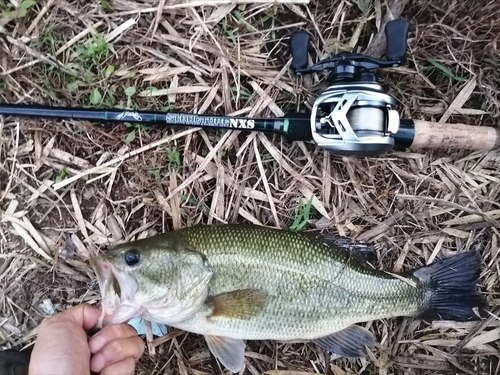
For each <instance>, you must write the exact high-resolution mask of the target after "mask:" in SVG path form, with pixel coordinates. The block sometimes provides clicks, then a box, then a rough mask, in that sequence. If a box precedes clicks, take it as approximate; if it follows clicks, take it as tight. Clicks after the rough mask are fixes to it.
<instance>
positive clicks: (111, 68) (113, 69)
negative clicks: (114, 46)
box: [104, 65, 115, 78]
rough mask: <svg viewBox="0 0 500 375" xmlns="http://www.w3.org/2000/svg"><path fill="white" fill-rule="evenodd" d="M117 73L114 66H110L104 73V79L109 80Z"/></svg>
mask: <svg viewBox="0 0 500 375" xmlns="http://www.w3.org/2000/svg"><path fill="white" fill-rule="evenodd" d="M114 72H115V67H114V65H108V66H107V67H106V70H105V71H104V77H106V78H109V77H110V76H111V74H113V73H114Z"/></svg>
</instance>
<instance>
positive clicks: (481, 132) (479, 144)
mask: <svg viewBox="0 0 500 375" xmlns="http://www.w3.org/2000/svg"><path fill="white" fill-rule="evenodd" d="M394 141H395V146H396V147H404V148H409V149H411V150H416V149H444V150H447V149H448V150H470V151H490V150H494V149H496V148H498V147H500V129H497V128H494V127H491V126H473V125H465V124H445V123H441V122H431V121H423V120H401V124H400V128H399V131H398V132H397V133H396V135H395V136H394Z"/></svg>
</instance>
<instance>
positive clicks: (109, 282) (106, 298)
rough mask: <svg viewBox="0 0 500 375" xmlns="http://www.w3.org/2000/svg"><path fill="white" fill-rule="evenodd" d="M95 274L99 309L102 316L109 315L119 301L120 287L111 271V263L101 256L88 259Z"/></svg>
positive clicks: (117, 305)
mask: <svg viewBox="0 0 500 375" xmlns="http://www.w3.org/2000/svg"><path fill="white" fill-rule="evenodd" d="M89 262H90V265H91V267H92V269H93V270H94V272H95V274H96V276H97V282H98V284H99V290H100V292H101V309H102V311H103V316H111V315H113V313H114V312H115V311H116V309H118V307H119V306H120V302H121V289H120V284H119V283H118V279H117V278H116V276H115V275H114V273H113V268H112V265H111V263H110V262H109V261H108V260H107V259H105V258H103V257H93V258H90V260H89Z"/></svg>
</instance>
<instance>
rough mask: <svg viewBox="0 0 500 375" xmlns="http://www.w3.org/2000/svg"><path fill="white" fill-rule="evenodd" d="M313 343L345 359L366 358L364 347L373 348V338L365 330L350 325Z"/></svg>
mask: <svg viewBox="0 0 500 375" xmlns="http://www.w3.org/2000/svg"><path fill="white" fill-rule="evenodd" d="M313 342H314V343H315V344H316V345H318V346H320V347H322V348H323V349H326V350H328V351H330V352H332V353H335V354H338V355H340V356H342V357H346V358H361V357H366V355H367V351H366V347H368V348H370V349H371V348H373V346H374V345H375V337H374V336H373V334H372V333H371V332H370V331H368V330H367V329H366V328H363V327H360V326H358V325H352V326H350V327H347V328H345V329H343V330H342V331H338V332H335V333H333V334H331V335H329V336H326V337H322V338H320V339H316V340H313Z"/></svg>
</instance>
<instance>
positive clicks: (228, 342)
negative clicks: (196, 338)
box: [205, 336, 245, 372]
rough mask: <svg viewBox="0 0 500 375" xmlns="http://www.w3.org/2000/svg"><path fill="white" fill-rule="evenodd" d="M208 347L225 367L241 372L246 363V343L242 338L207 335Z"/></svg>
mask: <svg viewBox="0 0 500 375" xmlns="http://www.w3.org/2000/svg"><path fill="white" fill-rule="evenodd" d="M205 340H206V342H207V344H208V348H209V349H210V351H211V352H212V354H213V355H214V356H215V358H217V359H218V360H219V361H220V362H221V363H222V365H224V367H226V368H227V369H228V370H229V371H231V372H240V371H241V370H242V369H243V366H244V365H245V343H244V342H243V340H240V339H233V338H230V337H223V336H205Z"/></svg>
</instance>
